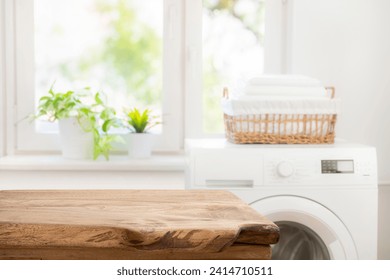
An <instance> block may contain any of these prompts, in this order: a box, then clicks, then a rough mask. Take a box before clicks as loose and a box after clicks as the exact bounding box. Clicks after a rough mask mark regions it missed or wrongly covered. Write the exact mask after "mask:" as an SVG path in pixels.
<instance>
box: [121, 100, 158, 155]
mask: <svg viewBox="0 0 390 280" xmlns="http://www.w3.org/2000/svg"><path fill="white" fill-rule="evenodd" d="M158 124H160V122H158V121H156V117H155V116H152V115H151V111H150V110H149V109H146V110H144V111H143V112H140V110H139V109H137V108H134V109H132V110H130V111H128V112H127V113H126V125H125V126H126V127H128V128H129V129H130V130H131V133H130V134H129V138H128V139H129V146H128V152H129V157H130V158H149V157H150V156H151V153H152V145H153V134H151V133H148V131H149V130H150V129H151V128H152V127H153V126H155V125H158Z"/></svg>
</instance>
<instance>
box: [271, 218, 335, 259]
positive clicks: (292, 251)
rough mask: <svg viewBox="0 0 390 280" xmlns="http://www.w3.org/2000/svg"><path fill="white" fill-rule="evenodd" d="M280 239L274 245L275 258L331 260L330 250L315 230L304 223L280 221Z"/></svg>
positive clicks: (273, 253)
mask: <svg viewBox="0 0 390 280" xmlns="http://www.w3.org/2000/svg"><path fill="white" fill-rule="evenodd" d="M276 225H277V226H278V227H279V229H280V240H279V242H278V243H277V244H275V245H274V246H273V247H272V259H273V260H329V259H330V255H329V251H328V249H327V247H326V245H325V243H324V241H322V239H321V238H320V237H319V236H318V234H316V233H315V232H314V231H313V230H311V229H310V228H308V227H307V226H304V225H302V224H299V223H296V222H290V221H279V222H276Z"/></svg>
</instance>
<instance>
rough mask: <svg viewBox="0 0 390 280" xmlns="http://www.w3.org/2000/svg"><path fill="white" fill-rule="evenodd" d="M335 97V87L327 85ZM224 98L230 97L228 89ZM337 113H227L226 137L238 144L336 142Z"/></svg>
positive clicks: (224, 93)
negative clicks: (231, 114)
mask: <svg viewBox="0 0 390 280" xmlns="http://www.w3.org/2000/svg"><path fill="white" fill-rule="evenodd" d="M326 89H327V90H328V91H330V92H331V98H334V95H335V89H334V87H327V88H326ZM223 97H224V98H227V99H228V98H229V94H228V91H227V89H226V88H225V89H224V92H223ZM336 118H337V115H336V114H310V115H309V114H302V115H299V114H297V115H286V114H260V115H239V116H230V115H227V114H224V122H225V132H226V139H227V140H228V141H229V142H231V143H235V144H332V143H334V137H335V125H336Z"/></svg>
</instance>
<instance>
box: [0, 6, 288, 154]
mask: <svg viewBox="0 0 390 280" xmlns="http://www.w3.org/2000/svg"><path fill="white" fill-rule="evenodd" d="M284 2H286V1H283V0H278V1H268V0H227V1H225V0H224V1H222V0H185V1H182V0H148V1H143V0H69V1H63V0H14V1H11V0H6V1H5V4H4V7H3V8H4V11H5V13H6V15H7V17H6V18H5V29H6V32H5V33H6V34H5V38H6V39H7V42H8V43H7V44H6V51H7V57H15V61H12V59H9V61H7V65H6V69H5V70H6V71H5V72H7V74H6V81H7V84H8V86H7V88H6V91H7V96H8V98H7V102H8V103H12V104H15V108H16V114H15V116H12V117H13V119H14V123H15V126H14V127H13V128H14V131H13V133H11V134H12V135H13V136H12V137H14V139H13V141H14V146H13V149H14V150H16V151H20V152H25V151H55V150H58V149H59V144H58V142H59V141H58V135H57V133H56V127H55V126H53V125H48V124H47V123H44V122H36V123H35V125H34V124H31V123H29V122H28V121H26V120H23V119H24V118H25V117H26V116H28V115H29V114H31V113H32V112H34V109H35V106H36V101H37V100H38V99H39V97H40V96H41V95H42V94H44V93H46V92H47V90H48V89H49V88H50V86H51V85H52V84H53V83H54V82H55V88H58V89H69V88H72V89H77V88H82V87H85V86H91V87H92V88H93V89H95V90H100V91H103V92H104V93H105V94H106V95H107V97H108V99H109V102H110V103H111V104H112V105H114V106H116V108H117V110H118V111H121V107H122V106H123V104H126V107H132V106H134V105H140V106H145V107H146V106H147V107H152V109H153V110H154V111H155V112H156V113H159V114H161V115H162V116H163V126H162V128H161V131H157V132H156V133H159V141H158V146H157V147H156V149H157V150H169V151H172V150H179V149H181V148H182V147H183V144H184V138H185V137H189V138H191V137H204V136H210V135H212V134H216V133H217V134H219V135H220V136H221V134H222V133H223V124H222V112H221V109H220V106H219V104H220V103H219V101H220V98H221V92H222V88H223V87H224V86H228V87H230V88H233V87H235V86H236V85H237V84H239V83H240V82H243V81H245V80H246V79H248V78H250V77H251V76H255V75H259V74H261V73H262V72H263V70H264V69H272V71H273V72H277V71H278V70H281V67H279V66H275V65H277V64H279V63H280V57H282V56H281V52H282V51H283V48H282V47H281V46H280V45H281V44H282V43H283V42H282V41H283V40H281V36H279V35H278V36H275V31H276V33H278V34H281V33H282V32H281V31H283V28H282V27H283V21H282V20H281V19H282V16H281V15H282V14H283V9H282V6H283V5H282V3H284ZM276 3H278V4H276ZM267 14H271V16H269V17H268V19H271V20H266V18H267ZM269 30H271V31H272V32H273V34H272V36H271V35H269V34H270V33H267V32H268V31H269ZM267 39H269V40H267ZM270 50H271V51H270ZM13 52H14V55H13ZM267 61H268V62H267ZM270 61H271V63H270ZM9 62H13V64H12V63H9ZM270 65H271V67H270ZM272 65H274V66H275V67H274V66H272ZM275 69H276V71H275ZM12 81H14V82H12ZM13 85H15V86H13ZM8 119H10V118H8ZM8 122H9V120H8ZM8 130H10V129H8ZM8 132H9V131H8ZM11 132H12V131H11ZM12 137H11V139H12Z"/></svg>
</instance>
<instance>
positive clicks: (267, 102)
mask: <svg viewBox="0 0 390 280" xmlns="http://www.w3.org/2000/svg"><path fill="white" fill-rule="evenodd" d="M340 106H341V103H340V100H339V99H337V98H336V99H322V98H307V97H305V98H299V97H294V98H288V99H287V98H279V97H273V98H269V97H267V98H263V97H258V98H247V97H245V98H232V99H223V100H222V110H223V112H224V113H225V114H227V115H230V116H239V115H262V114H298V115H302V114H338V113H339V112H340Z"/></svg>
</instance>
